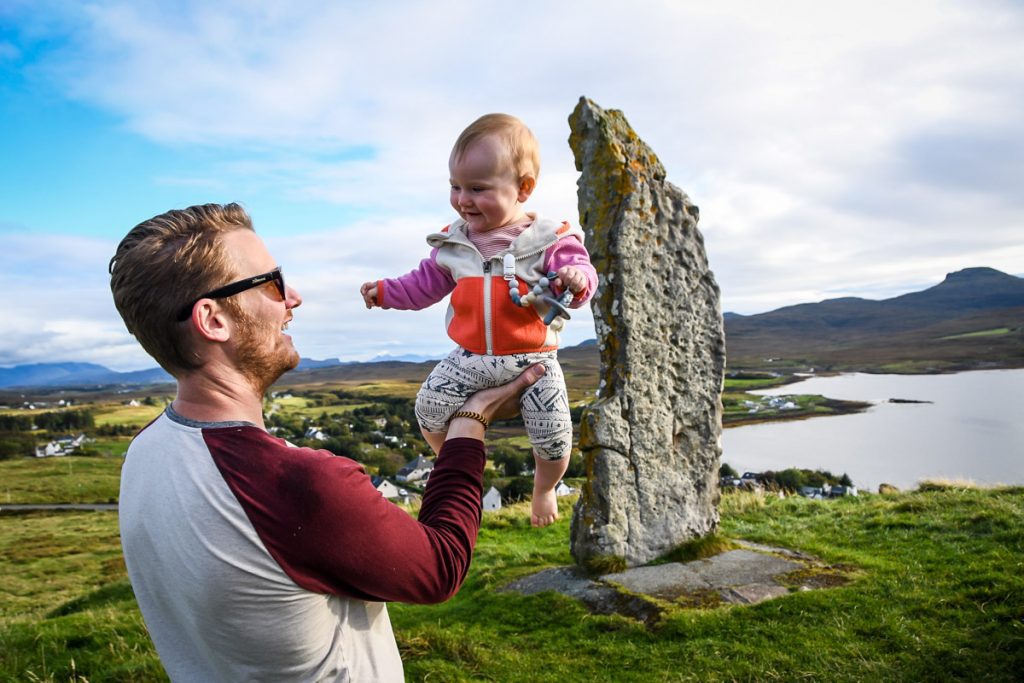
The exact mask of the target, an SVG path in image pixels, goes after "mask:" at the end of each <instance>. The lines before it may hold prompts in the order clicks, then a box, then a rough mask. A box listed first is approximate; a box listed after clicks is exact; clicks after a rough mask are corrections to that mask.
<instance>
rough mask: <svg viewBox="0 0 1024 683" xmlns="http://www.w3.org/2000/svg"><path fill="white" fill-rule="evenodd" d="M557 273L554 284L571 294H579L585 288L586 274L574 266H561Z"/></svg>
mask: <svg viewBox="0 0 1024 683" xmlns="http://www.w3.org/2000/svg"><path fill="white" fill-rule="evenodd" d="M557 275H558V278H557V279H556V281H555V284H556V285H557V286H559V287H561V288H562V289H568V290H569V291H570V292H572V293H573V294H579V293H580V292H582V291H583V290H584V289H586V288H587V276H586V275H584V274H583V271H582V270H580V269H579V268H577V267H576V266H562V267H561V268H559V269H558V273H557Z"/></svg>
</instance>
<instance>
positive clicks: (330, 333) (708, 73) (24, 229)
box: [0, 0, 1024, 371]
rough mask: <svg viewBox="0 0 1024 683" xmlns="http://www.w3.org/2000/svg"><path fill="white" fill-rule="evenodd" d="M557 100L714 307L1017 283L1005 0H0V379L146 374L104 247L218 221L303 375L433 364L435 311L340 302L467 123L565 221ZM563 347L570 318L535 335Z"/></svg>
mask: <svg viewBox="0 0 1024 683" xmlns="http://www.w3.org/2000/svg"><path fill="white" fill-rule="evenodd" d="M581 96H586V97H588V98H590V99H592V100H593V101H594V102H596V103H597V104H598V105H599V106H602V107H604V108H606V109H618V110H621V111H622V112H623V113H624V115H625V116H626V118H627V120H628V121H629V122H630V124H631V125H632V127H633V128H634V130H635V131H636V132H637V134H638V135H639V136H640V137H641V138H642V139H643V140H645V141H646V142H647V143H648V144H649V145H650V146H651V148H652V149H653V150H654V151H655V153H656V154H657V155H658V157H659V158H660V160H661V161H662V163H663V165H664V166H665V168H666V170H667V172H668V180H669V181H670V182H672V183H673V184H674V185H676V186H678V187H680V188H681V189H682V190H683V191H685V192H686V193H687V194H688V195H689V197H690V199H691V200H692V201H693V202H694V203H695V204H697V205H698V206H699V207H700V216H701V219H700V230H701V232H702V234H703V236H704V240H705V245H706V249H707V253H708V259H709V262H710V265H711V269H712V271H713V272H714V275H715V279H716V281H717V282H718V284H719V286H720V288H721V293H722V309H723V311H733V312H737V313H742V314H753V313H760V312H764V311H769V310H773V309H776V308H779V307H782V306H787V305H791V304H797V303H804V302H812V301H820V300H823V299H829V298H835V297H841V296H860V297H865V298H869V299H884V298H888V297H892V296H897V295H899V294H903V293H906V292H910V291H918V290H921V289H924V288H926V287H930V286H933V285H935V284H938V283H939V282H941V281H942V279H943V278H944V277H945V275H946V274H947V273H950V272H953V271H957V270H960V269H963V268H968V267H975V266H989V267H993V268H997V269H999V270H1002V271H1004V272H1007V273H1011V274H1015V275H1024V192H1022V191H1021V188H1022V187H1024V3H1020V2H1018V1H1016V0H1007V1H1001V0H950V1H942V0H933V1H917V0H896V1H894V0H888V1H885V2H880V1H875V0H856V1H847V0H835V1H831V2H820V1H813V2H803V1H798V0H794V1H788V2H787V1H782V0H780V1H778V2H759V1H756V0H749V1H746V2H738V1H732V0H718V1H716V2H714V3H709V2H696V1H694V2H689V1H683V0H674V1H673V0H662V1H654V0H635V1H634V2H630V3H622V2H612V1H610V0H588V1H586V2H577V1H574V0H566V1H562V2H550V0H543V1H535V0H521V1H519V2H516V3H507V2H488V1H484V0H479V1H475V2H474V1H469V0H431V1H430V2H412V1H408V2H405V1H397V0H395V1H392V0H379V1H377V2H372V3H370V2H355V1H351V2H341V1H338V2H306V1H303V0H237V1H218V0H204V1H195V2H193V1H191V0H174V1H163V0H136V1H135V2H119V1H113V0H83V1H82V2H74V3H69V2H63V1H59V0H58V1H51V0H0V159H2V163H0V289H2V291H3V292H4V293H5V296H3V297H2V299H0V315H3V317H4V319H5V320H7V330H6V331H5V333H4V334H3V335H2V337H0V366H12V365H18V364H26V363H39V362H57V361H80V362H92V363H99V364H102V365H105V366H107V367H109V368H111V369H115V370H122V371H126V370H136V369H142V368H149V367H153V366H154V365H155V363H154V362H153V361H152V360H151V359H150V358H149V357H148V356H146V354H145V353H144V352H143V351H142V350H141V348H140V347H139V346H138V345H137V344H136V342H135V341H134V339H133V338H132V337H131V336H130V335H129V334H128V333H127V331H126V330H125V328H124V325H123V324H122V322H121V320H120V318H119V317H118V315H117V312H116V310H115V309H114V306H113V304H112V301H111V297H110V291H109V279H108V277H109V276H108V275H107V263H108V261H109V259H110V256H111V255H112V254H113V252H114V249H115V247H116V245H117V243H118V242H119V241H120V239H121V237H123V236H124V235H125V233H127V232H128V230H130V229H131V227H132V226H134V225H136V224H137V223H139V222H141V221H143V220H146V219H147V218H150V217H152V216H154V215H156V214H159V213H162V212H164V211H166V210H169V209H173V208H183V207H185V206H189V205H192V204H202V203H207V202H218V203H227V202H232V201H237V202H239V203H241V204H242V205H244V206H245V207H246V208H247V209H248V211H249V212H250V214H251V215H252V217H253V220H254V223H255V227H256V230H257V232H258V233H259V234H260V235H261V236H262V237H263V239H264V241H265V242H266V243H267V245H268V248H269V249H270V251H271V253H272V254H273V255H274V257H275V258H276V260H277V262H278V263H279V264H280V265H281V266H282V268H283V269H284V271H285V273H286V275H287V278H288V282H289V284H291V285H292V286H294V287H295V288H296V289H298V291H299V292H300V293H301V294H302V296H303V298H304V303H303V305H302V307H301V308H299V309H297V310H296V315H295V320H294V321H293V322H292V324H291V326H290V329H289V333H290V334H291V335H292V337H293V339H294V341H295V345H296V347H297V348H298V349H299V352H300V353H301V354H302V355H303V356H304V357H307V358H314V359H323V358H340V359H342V360H368V359H371V358H375V357H378V356H380V355H382V354H390V355H402V354H423V355H433V356H435V357H440V356H441V355H443V354H444V353H446V352H447V351H448V350H449V349H450V348H451V346H452V343H451V342H450V341H449V340H448V339H447V338H446V336H445V334H444V329H443V328H444V325H443V320H444V305H443V304H438V305H435V306H434V307H432V308H430V309H427V310H425V311H418V312H407V311H382V310H380V309H374V310H372V311H368V310H366V309H365V308H364V306H363V304H362V300H361V297H360V296H359V293H358V288H359V284H360V283H362V282H364V281H367V280H375V279H377V278H380V277H393V276H397V275H400V274H402V273H405V272H407V271H409V270H411V269H412V268H413V267H415V266H416V264H417V263H418V262H419V261H420V259H422V258H424V257H425V256H426V255H427V253H428V247H427V246H426V244H425V242H424V239H423V238H424V236H425V235H426V234H428V233H429V232H432V231H434V230H436V229H437V228H439V227H441V226H443V225H446V224H447V223H449V222H451V220H452V219H453V218H454V213H453V211H452V209H451V207H450V206H449V204H448V169H447V160H448V154H449V152H450V150H451V145H452V143H453V142H454V140H455V138H456V137H457V136H458V133H459V132H460V131H461V130H462V129H463V128H464V127H465V126H466V125H468V124H469V123H470V122H471V121H473V120H474V119H475V118H476V117H478V116H480V115H481V114H484V113H488V112H495V111H501V112H507V113H511V114H514V115H516V116H518V117H520V118H521V119H523V120H524V121H525V122H526V123H527V125H529V126H530V128H531V129H532V130H533V131H534V133H535V134H536V136H537V138H538V140H539V142H540V145H541V155H542V170H541V174H540V178H539V183H538V187H537V190H536V191H535V193H534V195H533V196H532V197H531V199H530V200H529V202H528V203H527V205H526V208H527V209H528V210H532V211H536V212H538V213H541V214H543V215H546V216H550V217H552V218H558V219H560V220H561V219H567V220H570V221H573V222H578V209H577V205H576V180H577V178H578V175H579V174H578V173H577V171H576V170H575V166H574V162H573V157H572V153H571V151H570V149H569V147H568V144H567V138H568V135H569V126H568V122H567V119H568V116H569V114H570V113H571V112H572V110H573V108H574V107H575V106H576V103H577V101H578V100H579V98H580V97H581ZM593 337H594V328H593V319H592V317H591V316H590V312H589V309H582V310H580V311H579V312H577V314H576V315H574V317H573V320H572V321H571V322H570V323H569V324H568V325H567V328H566V332H565V335H564V337H563V339H564V342H565V344H575V343H578V342H580V341H583V340H585V339H590V338H593Z"/></svg>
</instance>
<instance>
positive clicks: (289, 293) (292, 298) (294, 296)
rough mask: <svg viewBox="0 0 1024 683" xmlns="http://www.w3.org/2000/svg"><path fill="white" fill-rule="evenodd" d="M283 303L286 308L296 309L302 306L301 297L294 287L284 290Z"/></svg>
mask: <svg viewBox="0 0 1024 683" xmlns="http://www.w3.org/2000/svg"><path fill="white" fill-rule="evenodd" d="M285 294H286V296H285V299H284V303H285V306H286V307H287V308H298V307H299V306H301V305H302V295H301V294H299V292H298V290H296V289H295V288H294V287H287V288H285Z"/></svg>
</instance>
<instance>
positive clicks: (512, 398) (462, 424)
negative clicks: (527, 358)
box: [447, 363, 547, 440]
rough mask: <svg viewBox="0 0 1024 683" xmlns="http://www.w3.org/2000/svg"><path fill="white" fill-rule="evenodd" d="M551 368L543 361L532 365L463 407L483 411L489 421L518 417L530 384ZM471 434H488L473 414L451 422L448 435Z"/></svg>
mask: <svg viewBox="0 0 1024 683" xmlns="http://www.w3.org/2000/svg"><path fill="white" fill-rule="evenodd" d="M545 372H547V370H546V368H545V367H544V366H543V365H541V364H540V363H536V364H534V365H531V366H530V367H528V368H526V369H525V370H523V373H522V374H521V375H519V376H518V377H516V378H515V379H514V380H512V381H511V382H509V383H508V384H503V385H502V386H500V387H494V388H493V389H484V390H483V391H478V392H476V393H475V394H473V395H472V396H470V397H469V398H468V399H466V402H465V403H463V404H462V408H460V410H466V411H470V412H474V413H480V414H481V415H483V417H484V419H485V420H487V422H488V423H490V422H492V421H494V420H502V419H505V418H509V417H515V416H516V415H518V414H519V410H520V408H519V398H520V397H521V396H522V395H523V392H524V391H526V390H527V389H528V388H529V387H530V385H532V384H533V383H534V382H536V381H537V380H539V379H540V378H541V377H543V376H544V373H545ZM455 437H469V438H472V439H481V440H482V439H483V438H484V426H483V425H482V424H480V423H479V422H477V421H476V420H474V419H472V418H469V417H457V418H455V419H454V420H452V421H451V423H450V424H449V425H448V436H447V438H449V439H451V438H455Z"/></svg>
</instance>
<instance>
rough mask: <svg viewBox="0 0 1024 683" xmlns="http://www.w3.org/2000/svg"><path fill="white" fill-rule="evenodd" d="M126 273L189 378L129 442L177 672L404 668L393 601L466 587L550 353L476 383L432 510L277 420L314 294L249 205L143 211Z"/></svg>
mask: <svg viewBox="0 0 1024 683" xmlns="http://www.w3.org/2000/svg"><path fill="white" fill-rule="evenodd" d="M110 274H111V281H110V286H111V290H112V292H113V296H114V302H115V304H116V306H117V309H118V311H119V312H120V314H121V317H122V318H123V319H124V321H125V324H126V325H127V327H128V330H129V331H130V332H131V333H132V334H134V335H135V337H136V338H137V339H138V341H139V343H140V344H142V346H143V348H145V349H146V351H147V352H148V353H149V354H150V355H152V356H153V357H154V358H155V359H156V360H157V362H158V363H160V365H161V366H162V367H163V368H164V369H165V370H167V371H168V372H170V373H171V374H172V375H174V377H175V379H177V382H178V391H177V396H176V397H175V399H174V402H173V403H172V404H171V405H170V406H169V407H168V408H167V410H166V411H165V412H164V413H163V414H162V415H161V416H160V417H158V418H157V419H156V420H154V421H153V422H152V423H151V424H150V425H148V426H147V427H146V428H145V429H143V430H142V432H140V433H139V434H138V436H136V437H135V439H134V440H133V441H132V444H131V447H130V448H129V449H128V454H127V456H126V459H125V464H124V468H123V470H122V474H121V499H120V525H121V542H122V545H123V547H124V555H125V562H126V564H127V566H128V576H129V578H130V579H131V583H132V587H133V589H134V590H135V595H136V598H137V599H138V603H139V607H140V608H141V610H142V615H143V618H144V619H145V622H146V626H147V628H148V629H149V632H150V635H151V636H152V638H153V642H154V644H155V645H156V649H157V653H158V654H159V655H160V658H161V661H162V662H163V664H164V666H165V668H166V669H167V672H168V674H169V675H170V677H171V678H172V679H174V680H182V681H193V680H194V681H243V680H244V681H255V680H267V681H288V680H302V681H306V680H342V681H348V680H358V681H376V680H381V681H398V680H402V677H403V673H402V663H401V660H400V658H399V655H398V648H397V646H396V644H395V639H394V634H393V633H392V630H391V624H390V621H389V619H388V615H387V608H386V606H385V604H384V603H385V602H386V601H392V600H395V601H405V602H413V603H431V602H439V601H442V600H445V599H447V598H449V597H451V596H452V595H453V594H454V593H455V592H456V591H457V590H458V588H459V586H460V585H461V583H462V581H463V579H464V578H465V576H466V572H467V570H468V567H469V562H470V559H471V556H472V552H473V546H474V544H475V542H476V536H477V531H478V530H479V524H480V509H481V484H482V479H481V478H482V473H483V467H484V447H483V441H482V439H483V435H484V430H485V429H486V426H487V423H488V422H489V420H490V419H492V418H493V417H501V416H507V415H510V414H514V412H515V411H516V409H517V407H518V399H517V397H518V395H519V394H521V393H522V391H523V390H524V389H525V388H526V387H527V386H529V384H531V383H533V382H535V381H536V380H537V379H538V378H539V377H540V376H541V375H542V374H543V368H541V367H540V366H534V367H531V368H528V369H527V370H526V371H525V372H524V373H523V375H521V376H520V377H519V378H518V379H517V380H515V381H514V382H512V383H510V384H508V385H506V386H504V387H499V388H497V389H489V390H487V391H482V392H480V393H478V394H475V395H473V396H471V397H470V398H469V400H467V402H466V404H465V405H464V407H463V410H462V411H460V412H459V413H457V417H455V418H454V419H453V420H452V422H451V425H450V428H449V431H448V438H447V441H446V442H445V444H444V447H443V448H442V449H441V453H440V455H439V456H438V458H437V463H436V466H435V467H434V470H433V472H432V473H431V477H430V485H429V486H428V487H427V491H426V494H425V495H424V497H423V505H422V508H421V510H420V514H419V517H418V519H413V518H412V517H410V516H409V515H408V514H407V513H405V512H404V511H403V510H401V509H400V508H398V507H396V506H394V505H392V504H391V503H389V502H388V501H386V500H385V499H384V498H383V497H381V495H380V494H379V493H378V492H377V491H376V490H375V489H374V487H373V485H372V484H371V483H370V480H369V477H367V475H366V473H365V472H364V471H363V469H362V467H361V466H360V465H359V464H358V463H356V462H354V461H352V460H349V459H347V458H340V457H335V456H333V455H331V454H330V453H327V452H325V451H315V450H312V449H307V448H293V447H290V446H289V445H288V444H286V443H285V442H284V441H282V440H280V439H277V438H275V437H273V436H271V435H270V434H268V433H267V432H266V430H265V428H264V423H263V411H262V398H263V394H264V392H265V391H266V389H267V388H268V387H269V386H270V385H271V384H273V383H274V381H275V380H277V379H278V377H280V376H281V374H282V373H284V372H286V371H287V370H289V369H291V368H294V367H295V365H296V364H297V363H298V360H299V356H298V354H297V353H296V351H295V348H294V347H293V346H292V340H291V338H290V337H289V336H288V335H287V334H285V332H284V331H285V329H286V328H287V327H288V324H289V322H291V320H292V318H293V316H294V311H295V309H296V308H297V307H298V306H299V305H301V303H302V298H301V297H300V296H299V294H298V292H296V291H295V289H293V288H291V287H289V286H287V285H286V284H285V281H284V276H283V275H282V273H281V269H280V268H279V267H278V266H277V264H276V263H275V262H274V259H273V258H272V257H271V255H270V253H269V252H268V251H267V249H266V247H265V246H264V244H263V242H262V241H261V240H260V238H259V237H258V236H257V235H256V233H255V232H254V231H253V229H252V224H251V221H250V219H249V216H248V215H247V214H246V213H245V211H244V210H243V209H242V208H241V207H239V206H237V205H235V204H229V205H227V206H220V205H216V204H207V205H204V206H193V207H190V208H188V209H184V210H180V211H170V212H167V213H165V214H162V215H160V216H156V217H154V218H152V219H150V220H148V221H145V222H143V223H140V224H139V225H137V226H136V227H135V228H133V229H132V230H131V232H129V233H128V235H127V236H126V237H125V238H124V239H123V240H122V241H121V243H120V245H119V246H118V248H117V252H116V253H115V255H114V257H113V258H112V259H111V261H110Z"/></svg>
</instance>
